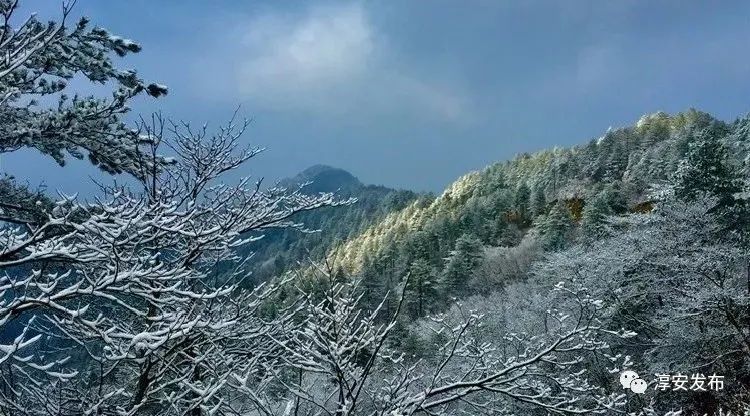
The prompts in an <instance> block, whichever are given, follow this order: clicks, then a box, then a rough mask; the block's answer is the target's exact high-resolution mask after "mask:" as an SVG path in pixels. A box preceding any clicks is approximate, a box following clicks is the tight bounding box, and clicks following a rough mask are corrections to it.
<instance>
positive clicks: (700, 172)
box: [675, 136, 741, 203]
mask: <svg viewBox="0 0 750 416" xmlns="http://www.w3.org/2000/svg"><path fill="white" fill-rule="evenodd" d="M728 159H729V158H728V153H727V149H726V147H725V146H724V145H723V144H722V143H721V142H720V141H719V140H718V139H715V138H710V137H705V136H704V137H701V138H699V139H698V140H696V141H695V142H693V143H691V144H690V147H689V149H688V153H687V155H686V157H685V159H683V161H682V162H680V165H679V167H678V169H677V173H676V174H675V195H676V196H677V197H678V198H680V199H683V200H688V201H690V200H694V199H696V198H697V197H698V196H700V195H701V194H707V195H710V196H714V197H717V198H719V199H720V200H722V202H723V203H728V202H729V199H731V198H732V197H733V195H734V194H735V193H737V192H739V191H740V190H741V187H740V182H739V180H738V177H737V173H736V170H735V169H733V167H732V166H730V164H729V163H728Z"/></svg>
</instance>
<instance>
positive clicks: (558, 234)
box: [539, 200, 573, 249]
mask: <svg viewBox="0 0 750 416" xmlns="http://www.w3.org/2000/svg"><path fill="white" fill-rule="evenodd" d="M572 226H573V219H572V218H571V216H570V210H569V209H568V207H567V205H566V204H565V202H564V201H563V200H558V201H557V203H555V204H554V205H553V206H552V208H551V209H550V211H549V213H547V215H546V216H545V217H542V218H541V219H540V221H539V233H540V234H541V239H542V244H543V246H544V247H546V248H548V249H559V248H562V247H564V246H565V244H566V243H567V242H568V234H569V232H570V229H571V228H572Z"/></svg>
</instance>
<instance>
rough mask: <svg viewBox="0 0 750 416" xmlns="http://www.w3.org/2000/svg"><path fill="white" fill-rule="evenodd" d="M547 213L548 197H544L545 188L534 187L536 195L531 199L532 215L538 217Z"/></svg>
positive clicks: (538, 185) (540, 186) (539, 185)
mask: <svg viewBox="0 0 750 416" xmlns="http://www.w3.org/2000/svg"><path fill="white" fill-rule="evenodd" d="M545 212H547V197H545V196H544V186H542V185H541V184H537V185H536V186H534V193H533V195H532V198H531V213H532V214H533V215H534V216H535V217H537V216H539V215H544V213H545Z"/></svg>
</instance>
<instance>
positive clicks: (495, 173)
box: [330, 109, 747, 314]
mask: <svg viewBox="0 0 750 416" xmlns="http://www.w3.org/2000/svg"><path fill="white" fill-rule="evenodd" d="M746 125H747V123H746V121H737V122H735V123H725V122H722V121H720V120H717V119H715V118H714V117H712V116H710V115H709V114H707V113H704V112H700V111H697V110H692V109H691V110H689V111H686V112H684V113H679V114H675V115H668V114H666V113H663V112H659V113H655V114H650V115H646V116H643V117H642V118H641V119H640V120H638V122H637V123H636V124H635V125H632V126H628V127H623V128H617V129H610V130H609V131H607V132H606V133H605V134H604V135H603V136H602V137H600V138H597V139H594V140H591V141H589V142H588V143H586V144H584V145H580V146H576V147H572V148H569V149H552V150H547V151H542V152H538V153H534V154H522V155H519V156H517V157H516V158H514V159H513V160H510V161H506V162H499V163H496V164H493V165H491V166H488V167H487V168H485V169H483V170H481V171H477V172H471V173H469V174H467V175H465V176H463V177H461V178H460V179H458V180H457V181H456V182H455V183H453V184H452V185H450V186H449V187H448V188H447V189H446V190H445V191H444V192H443V193H442V195H440V196H439V197H437V198H434V199H431V200H430V199H427V198H420V199H413V200H411V201H409V202H408V204H407V205H406V206H405V207H404V208H403V209H400V210H397V211H394V212H390V213H386V215H385V217H384V218H383V219H382V220H380V221H378V222H377V223H374V224H372V225H371V226H369V227H367V228H366V229H365V230H364V231H363V232H361V233H359V234H356V233H350V235H352V236H353V237H352V238H350V239H348V240H347V241H346V242H343V243H341V244H339V245H337V246H335V247H333V248H332V249H331V251H330V253H331V254H330V256H331V258H332V260H333V263H334V264H335V265H336V267H338V268H339V269H341V270H342V271H344V272H346V273H347V274H354V275H360V276H362V277H363V279H364V284H365V285H366V286H367V287H368V289H369V290H368V297H370V298H371V299H372V300H373V302H374V301H375V300H376V299H379V298H380V297H382V295H384V294H385V293H386V292H387V291H389V290H393V289H394V288H395V287H396V286H397V284H398V282H399V281H400V280H401V278H402V277H403V276H406V275H407V273H408V274H411V275H412V276H415V275H416V276H420V277H419V278H418V282H419V283H417V285H419V286H424V287H415V288H412V289H413V290H415V291H417V292H418V293H419V295H418V297H419V298H420V300H419V303H420V304H421V305H422V306H419V307H416V309H415V310H414V311H413V312H414V314H421V313H424V312H425V311H426V310H429V306H426V305H428V304H440V303H441V302H440V301H439V299H441V298H443V297H445V296H450V295H468V294H470V293H476V292H479V291H484V290H487V289H488V288H486V287H471V284H475V285H477V284H478V283H477V282H473V283H472V282H469V281H466V282H463V283H462V284H461V285H459V287H455V288H453V289H451V288H449V287H448V286H451V284H449V283H448V282H447V281H446V280H450V279H451V278H450V277H449V276H448V274H454V275H455V274H462V273H463V274H474V275H476V269H479V268H481V267H482V261H483V260H482V257H483V256H484V255H485V253H486V252H494V253H497V252H498V249H503V248H505V250H508V249H511V248H514V249H516V250H522V251H525V252H531V254H529V255H530V256H531V258H533V257H534V255H533V253H537V252H541V251H544V250H547V251H549V250H557V249H561V248H564V247H565V246H567V245H569V244H571V242H574V241H577V240H581V239H585V238H588V237H591V235H592V234H595V233H596V230H597V229H598V228H600V227H599V225H598V224H596V222H601V221H602V219H603V218H604V217H605V216H606V215H613V214H623V213H627V212H636V211H648V210H649V209H651V204H650V201H649V200H648V198H647V196H646V195H647V191H648V189H649V187H650V186H652V185H653V184H658V183H663V182H665V181H667V180H668V179H669V178H670V177H671V176H672V175H673V174H674V172H675V171H676V169H677V166H678V164H679V161H680V160H681V159H682V158H683V156H684V155H685V153H686V152H687V150H688V148H689V146H690V144H691V143H692V142H694V141H696V140H697V139H698V138H700V137H715V138H717V140H720V141H722V142H725V143H727V145H728V146H730V148H738V147H743V146H747V142H746V141H745V140H746V139H745V138H744V137H745V136H742V135H743V134H745V133H743V131H744V130H743V129H746V128H747V127H746ZM732 153H733V154H734V155H735V156H736V155H740V154H742V152H732ZM736 162H737V163H742V160H739V159H738V160H736ZM594 201H595V202H596V203H594ZM587 207H588V209H587ZM343 234H344V233H342V232H339V233H338V235H343ZM528 235H534V236H536V237H537V238H535V239H534V243H530V242H526V243H522V241H524V239H525V237H526V236H528ZM526 240H528V239H526ZM519 244H520V246H519ZM537 246H538V247H537ZM493 248H495V249H494V250H493ZM525 252H524V253H525ZM524 253H518V252H513V253H510V254H507V255H509V256H510V257H518V256H519V255H520V254H524ZM526 254H528V253H526ZM524 255H525V254H524ZM458 257H468V260H465V259H463V260H461V261H460V262H459V261H458V260H459V259H458ZM454 260H455V261H454ZM529 261H530V260H529ZM452 268H457V269H459V270H451V269H452ZM495 274H498V273H495ZM500 274H501V275H502V274H503V273H500ZM488 278H489V279H490V281H491V282H495V283H497V281H496V280H495V279H497V277H494V278H493V277H488ZM485 280H486V279H485ZM484 284H488V283H487V281H485V282H484ZM422 298H429V299H426V300H425V299H422Z"/></svg>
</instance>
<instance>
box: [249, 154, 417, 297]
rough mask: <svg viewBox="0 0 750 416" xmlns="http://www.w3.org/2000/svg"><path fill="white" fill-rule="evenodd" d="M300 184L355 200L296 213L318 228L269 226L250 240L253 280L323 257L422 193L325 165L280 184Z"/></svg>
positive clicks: (302, 221) (288, 185)
mask: <svg viewBox="0 0 750 416" xmlns="http://www.w3.org/2000/svg"><path fill="white" fill-rule="evenodd" d="M302 184H307V185H305V187H304V188H303V192H306V193H310V194H313V193H319V192H335V193H336V195H337V196H338V197H339V198H342V199H344V198H356V199H357V202H355V203H354V204H352V205H349V206H341V207H326V208H322V209H319V210H315V211H309V212H302V213H299V214H297V215H296V216H295V217H293V218H292V219H293V220H294V221H297V222H300V223H303V224H304V225H305V227H306V228H308V229H311V230H320V231H319V232H314V233H302V232H300V231H296V230H290V229H279V230H270V231H268V232H267V233H266V234H265V235H264V237H263V239H261V240H260V241H258V242H257V243H255V244H253V245H252V250H253V252H252V257H251V258H250V262H251V264H252V265H253V266H254V267H252V269H253V276H252V279H251V280H250V282H251V283H258V282H263V281H265V280H267V279H269V278H271V277H274V276H278V275H280V274H283V273H284V272H285V271H289V270H293V269H295V268H297V267H298V263H299V262H302V261H305V260H306V258H308V257H310V258H314V259H320V258H322V257H323V256H324V255H325V253H327V252H328V250H329V249H330V248H331V247H333V246H336V245H338V244H340V243H341V242H343V241H346V240H348V239H351V238H354V237H355V236H357V235H359V234H360V233H362V232H363V231H364V230H365V229H366V228H368V227H370V226H372V225H373V224H377V223H379V222H380V221H381V220H382V219H384V218H385V217H386V216H387V215H388V214H390V213H392V212H396V211H399V210H402V209H403V208H404V207H406V206H407V205H409V204H411V203H412V202H413V201H415V200H417V199H419V198H423V197H424V196H422V195H420V194H417V193H415V192H412V191H405V190H396V189H391V188H388V187H385V186H380V185H365V184H363V183H362V182H361V181H360V180H359V179H357V177H355V176H354V175H352V174H351V173H349V172H347V171H346V170H344V169H340V168H335V167H331V166H326V165H314V166H311V167H309V168H307V169H305V170H304V171H302V172H300V173H299V174H297V175H295V176H294V177H291V178H287V179H284V180H281V181H279V185H280V186H282V187H286V188H290V189H294V188H297V187H298V186H300V185H302ZM245 254H246V255H250V254H251V253H250V252H246V253H245Z"/></svg>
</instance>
